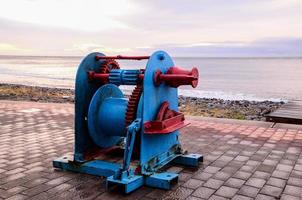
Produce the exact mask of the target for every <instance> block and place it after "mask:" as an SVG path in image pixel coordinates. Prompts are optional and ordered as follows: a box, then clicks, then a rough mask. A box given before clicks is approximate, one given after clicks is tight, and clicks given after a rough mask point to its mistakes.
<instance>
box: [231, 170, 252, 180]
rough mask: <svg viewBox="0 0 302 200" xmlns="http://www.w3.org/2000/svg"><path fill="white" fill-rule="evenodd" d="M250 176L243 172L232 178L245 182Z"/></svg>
mask: <svg viewBox="0 0 302 200" xmlns="http://www.w3.org/2000/svg"><path fill="white" fill-rule="evenodd" d="M251 175H252V174H251V173H249V172H243V171H238V172H236V174H235V175H234V176H233V177H234V178H239V179H243V180H247V179H248V178H249V177H250V176H251Z"/></svg>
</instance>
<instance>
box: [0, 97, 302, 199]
mask: <svg viewBox="0 0 302 200" xmlns="http://www.w3.org/2000/svg"><path fill="white" fill-rule="evenodd" d="M188 120H189V121H191V123H192V124H191V126H189V127H187V128H185V129H184V130H183V131H182V136H181V141H182V143H183V146H184V148H186V149H187V150H188V151H190V152H198V153H202V154H203V155H204V156H205V157H204V160H205V162H204V163H203V164H202V165H201V166H200V167H199V169H198V170H193V169H187V168H183V167H181V166H173V167H170V168H169V170H171V171H177V172H180V180H179V183H178V185H177V186H175V187H174V188H173V190H171V191H163V190H157V189H152V188H148V187H143V188H141V189H139V190H137V191H135V192H133V193H131V194H130V195H122V194H116V193H108V192H106V191H105V187H104V179H103V178H99V177H93V176H89V175H84V174H76V173H71V172H63V171H59V170H54V169H53V168H52V163H51V162H52V160H53V159H54V158H57V157H59V156H61V155H63V154H66V153H69V152H70V153H72V148H73V105H72V104H47V103H31V102H12V101H0V199H6V198H8V199H231V198H233V199H253V198H257V199H276V198H277V199H278V198H281V199H301V198H302V153H301V151H302V128H301V126H294V127H293V126H287V125H284V124H283V125H278V126H276V125H275V127H276V128H270V127H271V126H272V124H271V123H265V122H251V121H239V120H225V119H223V120H221V119H211V118H200V117H188Z"/></svg>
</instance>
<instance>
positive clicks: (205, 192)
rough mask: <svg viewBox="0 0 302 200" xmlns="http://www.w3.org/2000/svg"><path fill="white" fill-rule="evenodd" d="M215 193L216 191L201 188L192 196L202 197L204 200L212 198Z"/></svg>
mask: <svg viewBox="0 0 302 200" xmlns="http://www.w3.org/2000/svg"><path fill="white" fill-rule="evenodd" d="M214 192H215V190H213V189H210V188H206V187H200V188H198V189H197V190H195V192H194V193H193V194H192V195H193V196H196V197H200V198H203V199H209V198H210V196H211V195H212V194H213V193H214Z"/></svg>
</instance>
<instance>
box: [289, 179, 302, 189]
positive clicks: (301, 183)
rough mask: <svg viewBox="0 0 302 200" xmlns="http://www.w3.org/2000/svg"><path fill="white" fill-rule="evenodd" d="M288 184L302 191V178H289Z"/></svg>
mask: <svg viewBox="0 0 302 200" xmlns="http://www.w3.org/2000/svg"><path fill="white" fill-rule="evenodd" d="M287 184H289V185H294V186H297V187H301V190H302V178H294V177H289V179H288V181H287Z"/></svg>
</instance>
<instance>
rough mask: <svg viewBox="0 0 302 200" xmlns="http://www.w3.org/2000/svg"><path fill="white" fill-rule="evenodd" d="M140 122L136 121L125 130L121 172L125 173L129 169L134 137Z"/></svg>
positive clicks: (139, 120)
mask: <svg viewBox="0 0 302 200" xmlns="http://www.w3.org/2000/svg"><path fill="white" fill-rule="evenodd" d="M141 122H142V120H141V119H136V120H134V121H133V122H132V123H131V124H130V125H129V126H128V128H127V137H126V145H125V151H124V161H123V167H122V171H127V170H128V169H129V166H130V160H131V156H132V151H133V146H134V141H135V135H136V133H137V132H138V131H139V130H140V128H141Z"/></svg>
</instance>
